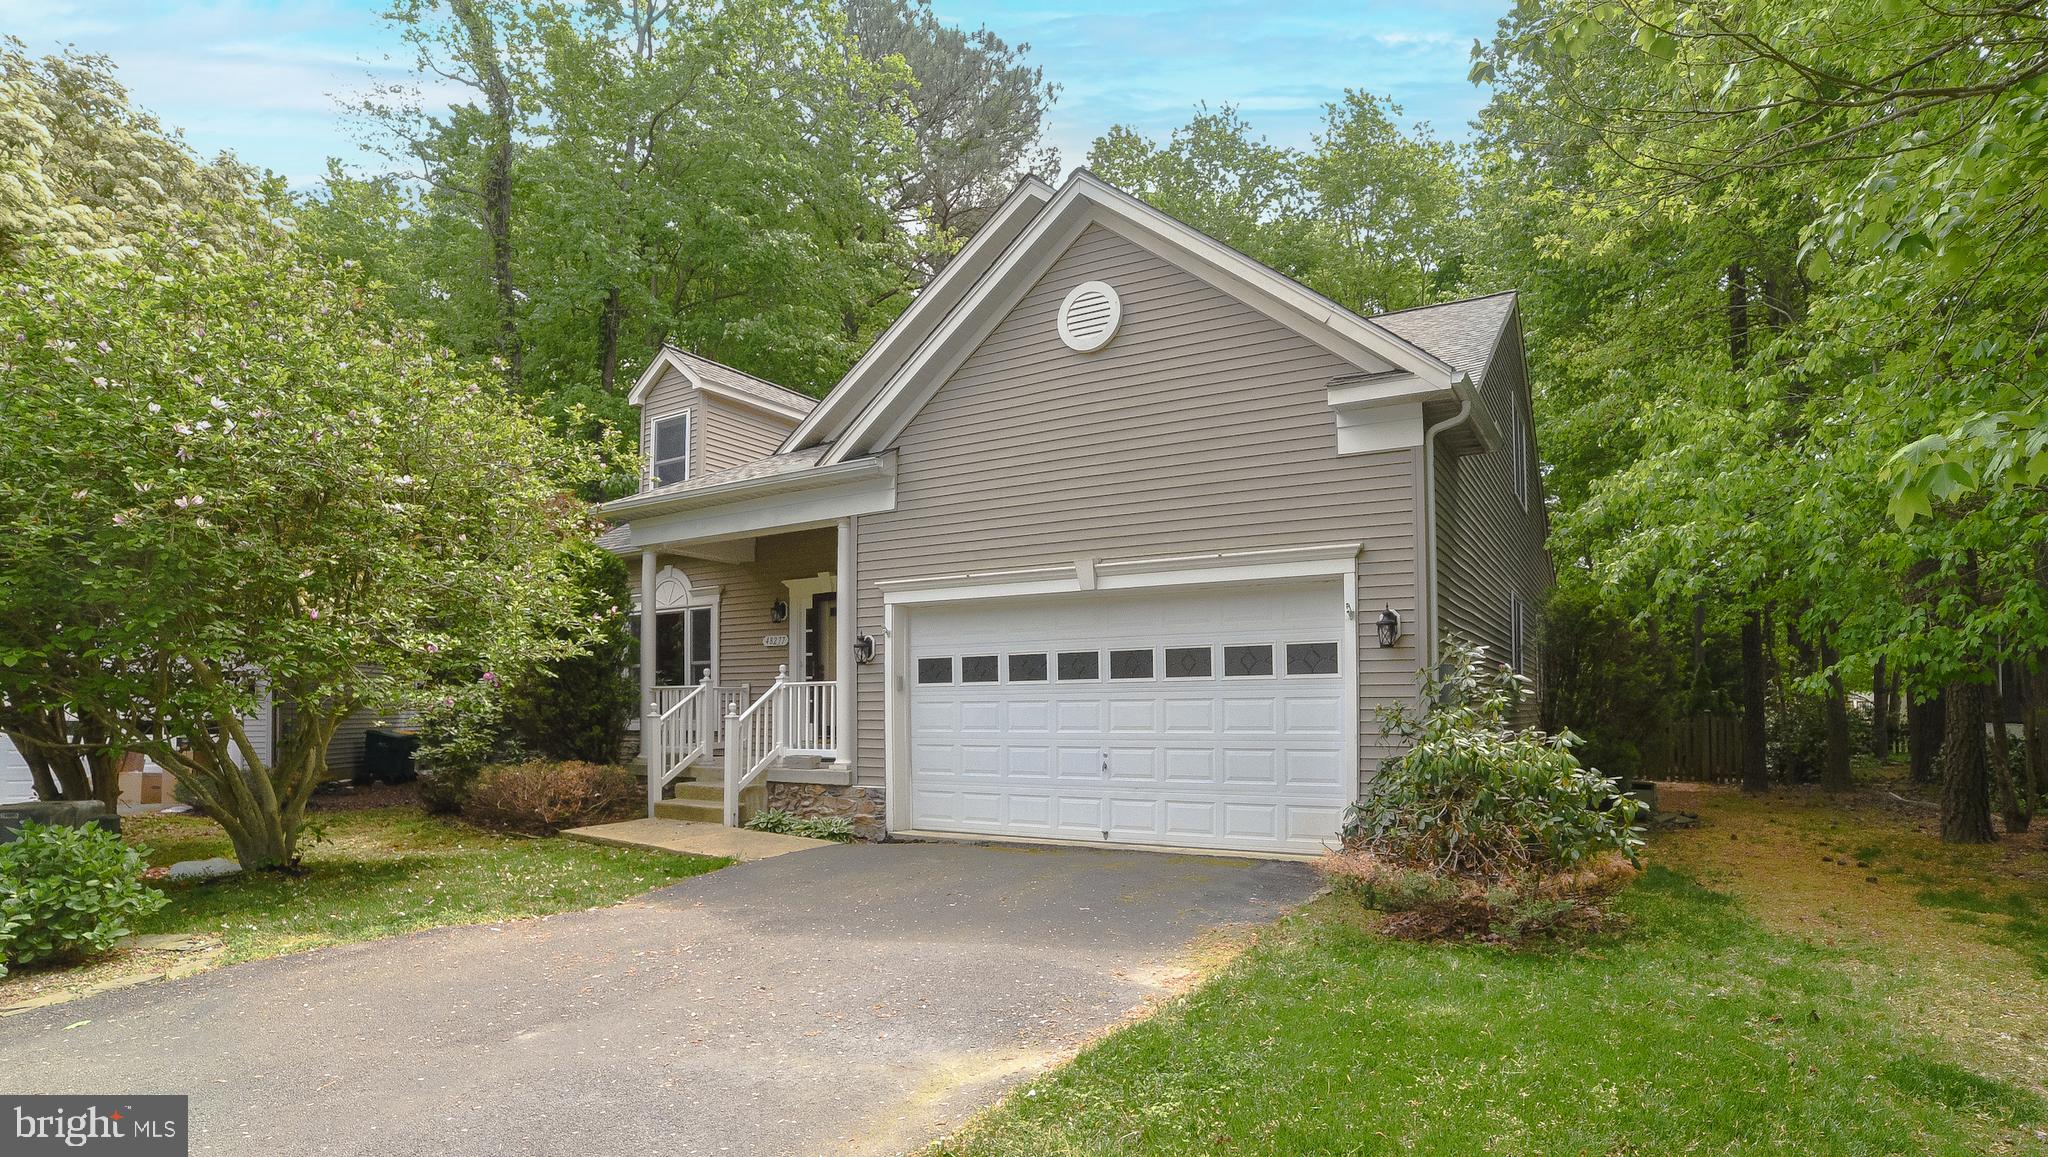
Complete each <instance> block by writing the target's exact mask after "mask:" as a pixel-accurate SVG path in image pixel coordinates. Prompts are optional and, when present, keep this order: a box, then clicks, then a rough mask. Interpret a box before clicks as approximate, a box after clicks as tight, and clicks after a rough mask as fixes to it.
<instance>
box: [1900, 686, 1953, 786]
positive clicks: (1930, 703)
mask: <svg viewBox="0 0 2048 1157" xmlns="http://www.w3.org/2000/svg"><path fill="white" fill-rule="evenodd" d="M1947 706H1948V700H1947V693H1946V692H1939V691H1938V692H1936V693H1935V694H1934V695H1933V696H1932V697H1931V698H1929V699H1928V700H1927V701H1926V702H1924V703H1923V702H1921V701H1919V700H1917V699H1914V698H1911V697H1910V696H1909V697H1908V699H1907V701H1906V759H1907V764H1908V767H1909V768H1910V771H1909V774H1910V775H1911V777H1912V780H1913V782H1914V783H1933V782H1934V771H1935V762H1936V760H1937V758H1938V756H1939V755H1940V753H1941V737H1942V735H1943V734H1944V733H1945V731H1946V720H1947V718H1948V711H1947Z"/></svg>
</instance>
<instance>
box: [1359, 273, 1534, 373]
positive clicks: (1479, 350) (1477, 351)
mask: <svg viewBox="0 0 2048 1157" xmlns="http://www.w3.org/2000/svg"><path fill="white" fill-rule="evenodd" d="M1514 310H1515V293H1514V291H1513V290H1506V291H1504V292H1501V293H1489V294H1487V295H1485V296H1484V297H1468V298H1465V299H1464V300H1462V301H1446V302H1441V303H1439V304H1436V305H1418V306H1416V307H1414V308H1412V309H1397V310H1395V311H1394V312H1392V313H1382V314H1375V315H1374V316H1373V317H1372V319H1371V320H1372V323H1373V324H1374V325H1377V326H1379V327H1381V328H1382V329H1390V330H1392V331H1394V332H1395V333H1397V334H1399V335H1401V336H1402V337H1404V338H1406V339H1408V340H1409V341H1411V342H1413V343H1415V344H1416V345H1419V346H1421V347H1422V348H1423V349H1426V350H1428V351H1429V352H1430V353H1433V354H1435V355H1436V356H1437V357H1439V358H1442V359H1443V360H1444V361H1447V362H1449V363H1450V364H1451V365H1453V366H1455V367H1457V368H1458V369H1459V370H1460V371H1461V372H1463V373H1466V374H1469V375H1470V376H1471V378H1472V381H1473V382H1474V383H1476V384H1480V385H1484V384H1485V381H1486V371H1487V368H1488V366H1487V363H1488V362H1489V361H1490V360H1491V359H1492V357H1493V351H1494V349H1495V348H1497V347H1498V345H1499V344H1500V331H1501V327H1502V326H1504V325H1506V324H1507V322H1508V317H1509V316H1510V315H1511V314H1513V313H1514Z"/></svg>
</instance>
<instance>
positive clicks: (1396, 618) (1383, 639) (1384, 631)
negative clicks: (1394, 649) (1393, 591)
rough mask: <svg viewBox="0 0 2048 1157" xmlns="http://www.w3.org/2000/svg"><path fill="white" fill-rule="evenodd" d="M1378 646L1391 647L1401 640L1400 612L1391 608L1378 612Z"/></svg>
mask: <svg viewBox="0 0 2048 1157" xmlns="http://www.w3.org/2000/svg"><path fill="white" fill-rule="evenodd" d="M1379 629H1380V646H1382V647H1391V646H1393V645H1394V644H1395V643H1396V642H1399V641H1400V638H1401V612H1399V611H1397V610H1395V609H1394V608H1392V607H1388V608H1387V609H1386V610H1383V611H1381V612H1380V618H1379Z"/></svg>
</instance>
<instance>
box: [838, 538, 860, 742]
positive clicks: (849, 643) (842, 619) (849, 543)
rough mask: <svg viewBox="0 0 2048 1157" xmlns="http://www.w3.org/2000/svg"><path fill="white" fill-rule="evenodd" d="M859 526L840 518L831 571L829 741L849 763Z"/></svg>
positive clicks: (857, 616) (857, 607)
mask: <svg viewBox="0 0 2048 1157" xmlns="http://www.w3.org/2000/svg"><path fill="white" fill-rule="evenodd" d="M857 529H858V527H857V524H856V522H855V520H854V519H853V518H852V517H851V516H848V517H846V518H842V519H840V520H839V566H838V569H837V570H835V571H833V578H834V582H835V584H836V585H835V588H834V589H835V592H836V594H837V596H838V597H837V599H836V605H837V606H838V608H839V630H838V636H839V637H838V638H836V639H834V640H833V641H832V645H833V654H835V655H837V656H839V670H838V671H837V672H835V673H834V674H835V676H836V679H835V681H836V682H837V683H838V685H839V686H838V690H837V692H836V696H837V703H836V710H835V713H834V717H833V721H832V745H833V746H834V747H835V748H837V749H838V750H837V751H836V752H835V754H834V759H835V760H836V761H837V762H839V763H843V764H845V765H846V766H848V767H851V766H853V750H854V748H855V747H856V746H857V744H856V742H855V739H856V737H855V735H854V727H855V724H854V707H855V704H854V700H853V696H854V690H853V688H854V680H853V670H854V667H855V666H856V664H855V662H854V657H853V634H854V631H853V628H854V624H855V622H856V621H857V620H858V619H859V618H860V603H859V599H860V585H859V584H858V583H856V582H855V581H854V578H855V575H854V566H853V554H854V551H853V546H854V534H855V532H856V530H857Z"/></svg>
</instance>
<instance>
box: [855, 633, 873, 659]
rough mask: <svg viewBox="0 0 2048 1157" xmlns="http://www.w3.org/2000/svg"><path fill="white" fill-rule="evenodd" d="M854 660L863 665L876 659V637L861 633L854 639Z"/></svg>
mask: <svg viewBox="0 0 2048 1157" xmlns="http://www.w3.org/2000/svg"><path fill="white" fill-rule="evenodd" d="M853 661H854V662H856V663H859V664H862V665H866V664H868V663H872V662H874V661H875V637H874V636H873V635H860V636H857V637H856V638H855V639H854V640H853Z"/></svg>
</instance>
